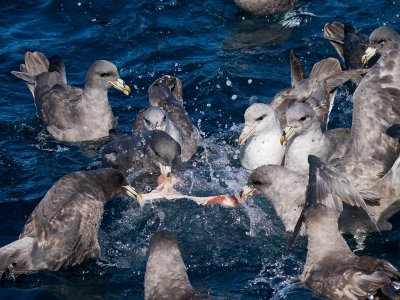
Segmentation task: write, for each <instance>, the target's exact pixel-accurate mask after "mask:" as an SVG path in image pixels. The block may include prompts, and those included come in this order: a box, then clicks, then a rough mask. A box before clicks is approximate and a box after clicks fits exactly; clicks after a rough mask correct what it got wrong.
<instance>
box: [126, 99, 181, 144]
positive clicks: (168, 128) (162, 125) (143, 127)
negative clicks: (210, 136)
mask: <svg viewBox="0 0 400 300" xmlns="http://www.w3.org/2000/svg"><path fill="white" fill-rule="evenodd" d="M138 123H139V124H138ZM150 130H162V131H165V132H166V133H168V134H169V135H170V136H171V137H172V138H173V139H174V140H175V141H176V142H177V143H178V144H179V145H180V146H181V149H182V147H183V138H182V131H181V130H179V128H177V127H176V126H175V124H174V123H173V122H172V121H171V120H170V119H169V118H168V116H167V114H166V112H165V111H164V109H162V108H161V107H157V106H150V107H149V108H147V109H146V110H145V111H143V112H139V114H138V115H137V116H136V121H135V124H134V128H133V134H134V135H140V134H142V133H143V132H146V131H150Z"/></svg>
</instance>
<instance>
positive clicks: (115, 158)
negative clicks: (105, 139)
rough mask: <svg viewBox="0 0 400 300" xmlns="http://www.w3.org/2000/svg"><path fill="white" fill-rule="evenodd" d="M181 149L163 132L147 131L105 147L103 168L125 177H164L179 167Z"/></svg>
mask: <svg viewBox="0 0 400 300" xmlns="http://www.w3.org/2000/svg"><path fill="white" fill-rule="evenodd" d="M180 154H181V147H180V146H179V144H178V143H177V142H176V141H175V140H174V139H173V138H172V137H170V136H169V135H168V134H167V133H166V132H164V131H161V130H151V131H146V132H144V133H143V134H141V135H138V136H134V135H125V136H120V137H118V138H116V139H115V140H113V141H110V142H109V143H108V144H106V145H105V146H104V148H103V151H102V159H103V166H105V167H113V168H115V169H118V170H121V171H122V172H124V174H125V175H128V173H130V172H137V173H140V174H144V175H150V174H159V173H161V175H164V176H167V175H169V173H171V171H172V169H176V168H178V167H179V165H180V161H181V160H180Z"/></svg>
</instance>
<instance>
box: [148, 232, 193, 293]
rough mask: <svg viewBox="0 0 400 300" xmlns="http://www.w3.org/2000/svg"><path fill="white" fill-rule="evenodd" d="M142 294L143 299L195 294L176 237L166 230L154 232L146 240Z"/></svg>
mask: <svg viewBox="0 0 400 300" xmlns="http://www.w3.org/2000/svg"><path fill="white" fill-rule="evenodd" d="M144 294H145V299H146V300H161V299H165V300H169V299H171V300H183V299H193V296H195V291H194V289H193V287H192V286H191V284H190V282H189V278H188V276H187V273H186V267H185V264H184V262H183V259H182V256H181V253H180V250H179V246H178V240H177V238H176V236H175V235H174V234H172V233H171V232H169V231H166V230H162V231H158V232H156V233H154V234H153V236H152V237H151V239H150V245H149V252H148V259H147V265H146V274H145V278H144Z"/></svg>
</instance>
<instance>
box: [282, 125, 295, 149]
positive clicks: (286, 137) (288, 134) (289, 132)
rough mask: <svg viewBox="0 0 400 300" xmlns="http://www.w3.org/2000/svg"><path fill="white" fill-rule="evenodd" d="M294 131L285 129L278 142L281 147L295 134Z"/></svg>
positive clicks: (289, 128) (291, 128)
mask: <svg viewBox="0 0 400 300" xmlns="http://www.w3.org/2000/svg"><path fill="white" fill-rule="evenodd" d="M295 132H296V130H295V129H294V128H293V127H290V126H288V127H286V128H285V130H284V131H283V133H282V135H281V139H280V140H279V141H280V143H281V145H282V146H283V145H285V144H286V143H287V142H288V141H289V140H290V139H291V138H292V137H293V136H294V134H295Z"/></svg>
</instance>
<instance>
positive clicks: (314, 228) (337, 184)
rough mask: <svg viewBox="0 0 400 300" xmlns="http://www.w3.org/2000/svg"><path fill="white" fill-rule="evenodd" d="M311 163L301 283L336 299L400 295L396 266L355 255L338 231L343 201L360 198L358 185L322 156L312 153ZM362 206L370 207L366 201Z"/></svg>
mask: <svg viewBox="0 0 400 300" xmlns="http://www.w3.org/2000/svg"><path fill="white" fill-rule="evenodd" d="M308 161H309V165H310V167H309V169H310V173H309V182H308V187H307V192H306V203H305V207H304V209H303V212H302V213H301V215H300V218H299V221H298V224H299V226H296V228H297V229H299V228H300V225H301V223H302V221H303V220H304V222H305V229H306V235H307V238H308V246H307V259H306V263H305V266H304V270H303V273H302V274H301V276H300V280H301V282H303V283H304V284H305V285H306V286H308V287H310V288H311V289H312V290H313V291H314V292H316V293H317V294H319V295H322V296H327V297H329V298H331V299H367V298H368V299H395V297H396V295H395V293H396V290H395V287H394V286H393V283H394V282H399V281H400V273H399V272H398V271H397V270H396V268H395V267H394V266H393V265H391V264H390V263H389V262H387V261H385V260H381V259H376V258H373V257H369V256H357V255H355V254H354V253H353V252H352V251H351V249H350V248H349V246H348V245H347V243H346V241H345V240H344V238H343V237H342V235H341V233H340V231H339V229H338V215H339V214H340V213H341V211H342V209H343V206H342V203H341V200H342V199H343V200H349V199H353V200H351V201H354V199H355V197H354V189H353V187H352V186H351V185H350V184H348V181H347V180H346V179H345V178H344V177H342V178H341V177H340V175H339V174H335V177H334V178H332V177H331V176H330V173H329V168H328V169H327V168H326V166H325V164H324V163H322V161H321V160H320V159H319V158H317V157H315V156H312V155H310V156H309V158H308ZM326 171H328V172H326ZM338 194H339V195H340V197H337V195H338ZM358 204H359V205H360V206H364V207H365V203H364V204H363V203H362V199H361V201H358ZM297 232H298V230H295V232H294V235H293V236H292V237H291V240H290V242H292V241H293V240H294V238H295V236H296V235H297ZM289 246H290V245H289Z"/></svg>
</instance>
